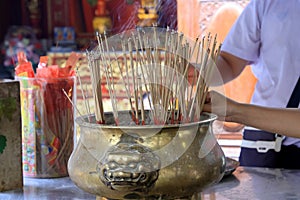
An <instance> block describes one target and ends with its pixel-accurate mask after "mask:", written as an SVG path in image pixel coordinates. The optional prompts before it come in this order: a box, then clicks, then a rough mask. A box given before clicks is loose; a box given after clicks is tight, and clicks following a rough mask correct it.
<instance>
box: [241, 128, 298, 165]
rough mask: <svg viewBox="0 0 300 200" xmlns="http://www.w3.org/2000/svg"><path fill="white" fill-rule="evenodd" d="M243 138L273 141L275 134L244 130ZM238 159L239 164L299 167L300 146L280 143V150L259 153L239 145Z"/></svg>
mask: <svg viewBox="0 0 300 200" xmlns="http://www.w3.org/2000/svg"><path fill="white" fill-rule="evenodd" d="M243 139H245V140H252V141H257V140H261V141H275V134H273V133H269V132H266V131H258V130H245V131H244V135H243ZM239 161H240V165H241V166H252V167H270V168H285V169H300V148H299V147H297V146H295V145H290V146H284V145H282V146H281V151H280V152H275V151H274V150H273V149H270V150H268V151H267V152H266V153H260V152H258V151H257V150H256V149H254V148H244V147H241V153H240V158H239Z"/></svg>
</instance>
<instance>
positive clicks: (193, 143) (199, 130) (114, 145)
mask: <svg viewBox="0 0 300 200" xmlns="http://www.w3.org/2000/svg"><path fill="white" fill-rule="evenodd" d="M119 117H120V118H122V121H126V117H130V115H129V112H126V111H123V112H119ZM105 118H106V119H108V120H106V123H105V125H101V124H97V123H95V119H94V116H83V117H78V118H77V119H76V123H77V124H78V125H79V127H80V139H79V141H78V143H77V146H76V148H75V149H74V151H73V153H72V155H71V157H70V159H69V163H68V170H69V176H70V178H71V179H72V181H73V182H74V183H75V184H76V185H77V186H78V187H79V188H81V189H83V190H84V191H86V192H89V193H92V194H95V195H97V197H105V198H108V199H176V198H188V197H191V196H192V195H193V194H196V193H199V192H201V191H202V190H203V189H204V188H206V187H208V186H210V185H212V184H214V183H216V182H218V181H220V180H221V178H222V177H223V175H224V172H225V156H224V153H223V151H222V149H221V147H220V146H219V144H218V143H217V141H216V138H215V137H214V135H213V132H212V122H213V121H214V120H215V119H216V116H215V115H212V114H208V113H203V114H202V115H201V120H200V121H199V122H195V123H188V124H176V125H161V126H159V125H143V126H132V125H126V126H123V125H119V126H115V125H114V124H113V116H112V113H106V114H105ZM88 119H92V122H88ZM124 119H125V120H124ZM128 119H129V120H128V121H130V118H128Z"/></svg>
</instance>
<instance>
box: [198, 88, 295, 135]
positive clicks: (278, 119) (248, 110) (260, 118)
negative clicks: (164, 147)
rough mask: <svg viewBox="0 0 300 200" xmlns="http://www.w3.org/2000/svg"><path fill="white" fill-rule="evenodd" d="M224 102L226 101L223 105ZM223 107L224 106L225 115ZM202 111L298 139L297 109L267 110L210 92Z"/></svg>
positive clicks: (226, 119)
mask: <svg viewBox="0 0 300 200" xmlns="http://www.w3.org/2000/svg"><path fill="white" fill-rule="evenodd" d="M224 101H226V102H225V104H224ZM224 105H226V112H225V113H224ZM203 111H205V112H213V113H215V114H217V115H218V116H219V118H220V119H221V120H224V121H228V122H236V123H241V124H244V125H247V126H252V127H255V128H258V129H262V130H265V131H269V132H273V133H278V134H282V135H286V136H290V137H300V110H299V109H295V108H267V107H262V106H256V105H250V104H244V103H238V102H236V101H233V100H232V99H229V98H226V97H225V96H223V95H222V94H220V93H217V92H215V91H211V92H210V93H209V95H208V101H207V103H206V104H205V105H204V108H203Z"/></svg>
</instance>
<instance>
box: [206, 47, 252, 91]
mask: <svg viewBox="0 0 300 200" xmlns="http://www.w3.org/2000/svg"><path fill="white" fill-rule="evenodd" d="M248 64H249V62H248V61H246V60H243V59H241V58H239V57H236V56H234V55H232V54H229V53H227V52H224V51H221V52H220V55H219V57H218V59H217V62H216V68H213V73H212V77H211V82H210V85H223V84H224V83H227V82H229V81H231V80H233V79H235V78H236V77H238V76H239V75H240V74H241V72H242V71H243V70H244V68H245V67H246V65H248Z"/></svg>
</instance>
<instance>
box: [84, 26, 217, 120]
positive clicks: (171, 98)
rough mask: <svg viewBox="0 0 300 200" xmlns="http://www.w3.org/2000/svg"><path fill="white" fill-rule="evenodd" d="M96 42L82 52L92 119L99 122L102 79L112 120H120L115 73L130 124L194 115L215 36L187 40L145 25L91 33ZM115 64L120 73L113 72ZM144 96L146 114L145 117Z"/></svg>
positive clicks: (211, 63) (207, 74) (214, 50)
mask: <svg viewBox="0 0 300 200" xmlns="http://www.w3.org/2000/svg"><path fill="white" fill-rule="evenodd" d="M97 42H98V44H97V46H96V47H95V48H93V49H92V50H90V51H89V50H87V58H88V65H89V67H90V71H91V82H92V88H93V97H94V101H95V117H96V121H97V122H98V123H100V124H104V123H105V119H104V116H105V115H104V109H103V97H102V91H101V85H102V84H107V88H108V93H109V98H110V101H111V104H112V112H113V116H114V120H115V124H116V125H119V124H120V123H121V122H120V120H119V118H118V112H120V110H118V99H117V98H118V95H117V94H116V93H117V92H116V91H117V90H116V82H115V80H116V79H117V80H120V81H121V84H122V86H123V87H124V90H125V93H126V98H127V99H128V102H129V105H130V113H131V116H132V121H133V122H134V124H136V125H144V124H155V125H162V124H180V123H190V122H195V121H199V120H200V115H201V111H202V108H203V104H204V101H205V98H206V94H207V92H208V84H207V83H208V82H209V80H210V78H211V75H212V69H213V67H214V63H215V61H216V59H217V57H218V54H219V52H220V45H219V46H218V47H217V39H216V36H214V37H212V36H211V35H210V34H208V35H207V36H205V37H203V38H202V40H201V39H199V38H196V40H195V41H191V40H188V39H187V38H186V37H184V35H183V34H182V33H178V32H176V31H174V30H170V29H168V28H167V29H163V28H158V27H147V28H139V29H135V30H131V31H128V32H124V33H121V34H119V35H115V36H112V37H107V35H106V34H104V35H99V34H97ZM116 70H118V71H119V73H118V74H119V76H120V77H115V73H114V72H115V71H116ZM144 96H146V98H143V97H144ZM144 101H145V102H147V103H148V104H149V108H147V109H148V110H149V111H147V112H149V113H150V116H151V122H147V123H146V122H145V106H144Z"/></svg>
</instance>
